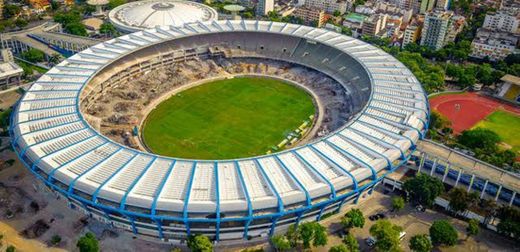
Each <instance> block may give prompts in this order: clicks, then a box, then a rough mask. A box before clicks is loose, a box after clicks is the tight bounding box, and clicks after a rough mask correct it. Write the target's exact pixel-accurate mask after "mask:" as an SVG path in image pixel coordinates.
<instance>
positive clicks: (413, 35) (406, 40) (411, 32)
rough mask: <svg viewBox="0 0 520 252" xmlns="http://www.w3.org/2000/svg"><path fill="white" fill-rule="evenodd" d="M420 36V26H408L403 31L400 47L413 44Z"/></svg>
mask: <svg viewBox="0 0 520 252" xmlns="http://www.w3.org/2000/svg"><path fill="white" fill-rule="evenodd" d="M420 34H421V26H419V25H417V24H410V25H408V26H407V27H406V29H405V30H404V35H403V42H402V46H403V47H404V46H406V45H408V44H411V43H415V42H416V41H417V39H418V38H419V36H420Z"/></svg>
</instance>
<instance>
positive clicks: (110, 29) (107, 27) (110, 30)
mask: <svg viewBox="0 0 520 252" xmlns="http://www.w3.org/2000/svg"><path fill="white" fill-rule="evenodd" d="M99 33H101V34H105V35H108V36H117V35H119V32H118V31H117V30H116V27H115V26H114V25H113V24H112V23H108V22H105V23H103V24H101V26H100V27H99Z"/></svg>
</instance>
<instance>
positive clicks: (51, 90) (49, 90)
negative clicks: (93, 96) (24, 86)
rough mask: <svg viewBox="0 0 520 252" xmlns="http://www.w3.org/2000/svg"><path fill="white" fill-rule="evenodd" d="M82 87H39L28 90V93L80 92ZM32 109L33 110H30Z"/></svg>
mask: <svg viewBox="0 0 520 252" xmlns="http://www.w3.org/2000/svg"><path fill="white" fill-rule="evenodd" d="M79 90H80V89H38V90H30V89H29V90H27V91H26V93H45V92H49V93H59V92H78V91H79ZM29 111H31V110H29Z"/></svg>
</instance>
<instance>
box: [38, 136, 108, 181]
mask: <svg viewBox="0 0 520 252" xmlns="http://www.w3.org/2000/svg"><path fill="white" fill-rule="evenodd" d="M108 143H109V142H108V141H105V142H102V143H100V144H98V145H96V146H94V147H92V148H91V149H89V150H87V151H85V152H83V153H81V154H80V155H78V156H76V157H74V158H73V159H71V160H69V161H67V162H65V163H63V164H61V165H60V166H58V167H56V168H54V169H52V170H51V172H49V174H48V177H47V179H48V180H49V181H52V179H54V173H56V171H58V170H59V169H61V168H62V167H64V166H66V165H68V164H70V163H72V162H74V161H76V160H78V159H80V158H82V157H84V156H85V155H87V154H89V153H91V152H93V151H94V150H96V149H97V148H100V147H102V146H104V145H105V144H108Z"/></svg>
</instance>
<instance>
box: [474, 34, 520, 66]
mask: <svg viewBox="0 0 520 252" xmlns="http://www.w3.org/2000/svg"><path fill="white" fill-rule="evenodd" d="M517 44H518V37H517V36H514V35H513V34H511V33H507V32H496V31H493V30H487V29H479V30H478V32H477V34H476V35H475V38H474V39H473V41H472V42H471V57H474V58H479V59H483V58H486V57H488V58H489V59H490V60H501V59H504V58H505V57H507V55H509V54H511V53H513V52H515V50H516V45H517Z"/></svg>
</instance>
